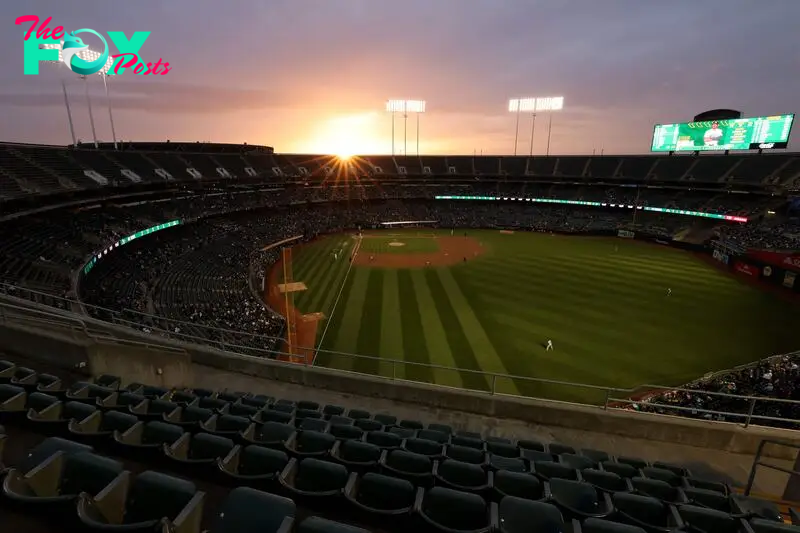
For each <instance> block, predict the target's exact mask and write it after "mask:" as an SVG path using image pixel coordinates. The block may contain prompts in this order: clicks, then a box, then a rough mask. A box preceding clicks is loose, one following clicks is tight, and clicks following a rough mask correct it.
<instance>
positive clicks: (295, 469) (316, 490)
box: [278, 457, 348, 499]
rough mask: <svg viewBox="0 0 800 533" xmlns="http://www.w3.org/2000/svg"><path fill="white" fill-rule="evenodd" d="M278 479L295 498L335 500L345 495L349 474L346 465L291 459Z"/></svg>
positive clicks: (310, 458)
mask: <svg viewBox="0 0 800 533" xmlns="http://www.w3.org/2000/svg"><path fill="white" fill-rule="evenodd" d="M278 479H279V481H280V483H281V485H282V486H283V488H284V489H286V490H288V491H289V492H291V493H292V494H293V495H294V497H306V498H315V499H319V498H334V497H336V496H339V495H341V494H342V493H343V491H344V488H345V486H346V485H347V479H348V473H347V468H345V467H344V465H340V464H337V463H329V462H327V461H321V460H319V459H315V458H313V457H306V458H303V459H291V460H290V461H289V463H288V464H287V465H286V468H284V469H283V472H281V474H280V476H279V478H278Z"/></svg>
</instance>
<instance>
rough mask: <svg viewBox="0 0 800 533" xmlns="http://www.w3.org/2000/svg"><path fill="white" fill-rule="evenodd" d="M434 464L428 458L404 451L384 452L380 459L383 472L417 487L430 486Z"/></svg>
mask: <svg viewBox="0 0 800 533" xmlns="http://www.w3.org/2000/svg"><path fill="white" fill-rule="evenodd" d="M434 464H435V463H434V461H432V460H431V458H430V457H428V456H426V455H421V454H418V453H411V452H408V451H406V450H384V451H383V453H382V454H381V459H380V465H381V469H382V470H383V471H385V472H388V473H390V474H391V475H393V476H395V477H399V478H402V479H407V480H408V481H410V482H412V483H414V484H415V485H418V486H428V485H430V484H431V482H432V480H433V473H434Z"/></svg>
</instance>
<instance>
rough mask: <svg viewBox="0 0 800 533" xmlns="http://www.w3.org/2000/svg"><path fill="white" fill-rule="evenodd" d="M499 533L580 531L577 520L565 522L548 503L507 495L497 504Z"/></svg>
mask: <svg viewBox="0 0 800 533" xmlns="http://www.w3.org/2000/svg"><path fill="white" fill-rule="evenodd" d="M497 514H498V525H499V529H498V530H499V532H500V533H528V532H530V531H542V532H553V533H560V532H569V533H573V532H575V533H577V532H580V531H581V529H580V525H579V523H578V521H577V520H573V521H571V523H567V522H565V521H564V517H563V516H562V515H561V511H559V510H558V507H556V506H555V505H551V504H549V503H544V502H538V501H533V500H530V499H523V498H517V497H514V496H507V497H505V498H503V499H502V500H501V501H500V504H499V505H498V510H497Z"/></svg>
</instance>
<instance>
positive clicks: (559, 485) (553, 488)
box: [550, 478, 601, 514]
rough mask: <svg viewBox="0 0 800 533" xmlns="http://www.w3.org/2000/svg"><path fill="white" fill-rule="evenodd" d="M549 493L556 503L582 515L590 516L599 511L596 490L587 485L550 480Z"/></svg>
mask: <svg viewBox="0 0 800 533" xmlns="http://www.w3.org/2000/svg"><path fill="white" fill-rule="evenodd" d="M550 492H551V493H552V494H553V498H554V499H555V500H556V501H557V502H559V503H561V504H563V505H565V506H567V507H569V508H571V509H576V510H578V511H580V512H582V513H586V514H592V513H596V512H598V511H600V509H601V507H600V505H601V503H600V498H599V496H598V494H597V490H596V489H595V488H594V487H593V486H591V485H590V484H588V483H583V482H580V481H573V480H571V479H561V478H553V479H551V480H550Z"/></svg>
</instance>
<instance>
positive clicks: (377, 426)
mask: <svg viewBox="0 0 800 533" xmlns="http://www.w3.org/2000/svg"><path fill="white" fill-rule="evenodd" d="M353 420H355V421H354V422H353V425H354V426H355V427H357V428H359V429H361V430H363V431H365V432H366V431H380V432H383V424H381V423H380V422H378V421H377V420H370V419H369V418H355V419H353Z"/></svg>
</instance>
